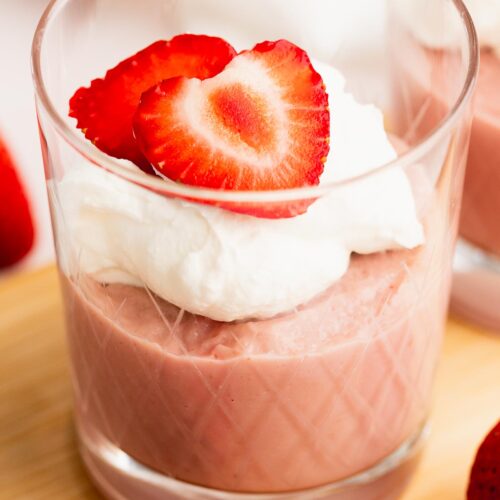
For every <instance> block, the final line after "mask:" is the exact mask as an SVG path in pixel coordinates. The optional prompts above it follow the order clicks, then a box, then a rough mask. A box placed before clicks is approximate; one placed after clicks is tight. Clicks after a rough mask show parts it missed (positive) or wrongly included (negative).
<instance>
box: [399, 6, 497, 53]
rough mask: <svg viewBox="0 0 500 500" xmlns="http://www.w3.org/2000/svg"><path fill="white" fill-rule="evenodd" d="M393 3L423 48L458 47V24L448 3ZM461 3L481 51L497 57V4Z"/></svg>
mask: <svg viewBox="0 0 500 500" xmlns="http://www.w3.org/2000/svg"><path fill="white" fill-rule="evenodd" d="M393 3H394V5H395V6H396V7H397V9H398V11H399V13H400V14H401V16H402V18H403V20H404V21H405V22H406V24H407V26H408V28H409V29H410V30H411V32H412V33H413V34H414V35H415V36H416V37H417V38H418V39H419V40H420V41H421V42H422V43H423V44H425V45H427V46H429V47H434V48H443V47H451V46H459V41H460V34H461V23H460V19H459V14H458V12H457V9H456V8H455V6H454V5H453V3H452V2H451V1H448V2H436V1H435V0H395V1H394V2H393ZM464 3H465V5H466V6H467V9H468V10H469V12H470V14H471V16H472V19H473V21H474V25H475V26H476V31H477V35H478V38H479V43H480V45H481V47H490V48H492V49H493V50H495V52H496V54H497V55H498V56H499V57H500V0H464ZM453 27H456V29H455V30H454V29H453Z"/></svg>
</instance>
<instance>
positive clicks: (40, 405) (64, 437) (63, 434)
mask: <svg viewBox="0 0 500 500" xmlns="http://www.w3.org/2000/svg"><path fill="white" fill-rule="evenodd" d="M498 418H500V335H499V334H497V335H495V334H494V333H488V332H486V331H482V330H479V329H476V328H472V327H470V326H466V325H465V324H462V323H459V322H457V321H453V320H451V321H450V322H449V323H448V328H447V332H446V337H445V343H444V353H443V356H442V360H441V365H440V368H439V371H438V378H437V391H436V398H435V407H434V414H433V429H432V435H431V438H430V442H429V445H428V446H427V449H426V452H425V455H424V459H423V462H422V464H421V466H420V468H419V471H418V473H417V475H416V476H415V478H414V480H413V481H412V483H411V485H410V488H409V490H408V492H407V494H406V496H405V497H404V500H457V499H461V498H464V493H465V489H466V483H467V479H468V470H469V467H470V464H471V462H472V460H473V457H474V454H475V450H476V448H477V446H478V444H479V442H480V441H481V440H482V437H483V436H484V435H485V434H486V432H487V431H488V430H489V429H490V428H491V427H492V426H493V424H494V423H495V422H496V421H497V420H498ZM99 498H101V497H100V496H99V494H98V493H97V492H96V490H95V489H94V488H93V486H92V485H91V483H90V482H89V480H88V479H87V476H86V475H85V472H84V469H83V467H82V465H81V462H80V460H79V458H78V453H77V449H76V444H75V437H74V432H73V427H72V423H71V392H70V383H69V377H68V366H67V358H66V351H65V345H64V330H63V319H62V309H61V300H60V296H59V288H58V282H57V274H56V271H55V269H54V268H53V267H48V268H45V269H42V270H40V271H36V272H33V273H26V274H20V275H17V276H14V277H10V278H7V279H4V280H2V281H0V499H1V500H42V499H43V500H45V499H50V500H59V499H61V500H72V499H86V500H88V499H99ZM138 500H139V499H138Z"/></svg>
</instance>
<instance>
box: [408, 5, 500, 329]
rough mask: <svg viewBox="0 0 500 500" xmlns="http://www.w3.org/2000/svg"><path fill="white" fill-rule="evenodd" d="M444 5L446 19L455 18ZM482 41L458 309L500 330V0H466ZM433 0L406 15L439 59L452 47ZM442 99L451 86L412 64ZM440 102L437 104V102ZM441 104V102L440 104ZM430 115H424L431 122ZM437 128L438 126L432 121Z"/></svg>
mask: <svg viewBox="0 0 500 500" xmlns="http://www.w3.org/2000/svg"><path fill="white" fill-rule="evenodd" d="M450 3H451V2H449V3H448V5H446V4H445V3H443V6H442V8H443V15H442V18H441V21H442V22H444V23H446V22H447V19H448V18H450V17H451V16H453V11H452V7H451V6H450V5H449V4H450ZM465 4H466V6H467V8H468V9H469V10H470V14H471V16H472V19H473V20H474V24H475V28H476V31H477V35H478V39H479V45H480V59H481V64H480V66H479V74H478V83H477V92H476V97H475V104H474V118H473V122H472V131H471V136H470V147H469V154H468V161H467V168H466V175H465V184H464V193H463V199H462V210H461V215H460V227H459V234H460V239H459V242H458V245H457V252H456V256H455V262H454V271H455V273H454V280H453V287H452V301H451V305H452V309H453V311H455V312H457V313H458V314H460V315H461V316H463V317H465V318H467V319H470V320H472V321H475V322H477V323H479V324H481V325H483V326H486V327H489V328H493V329H496V330H499V331H500V309H499V308H498V304H499V303H500V142H499V140H498V137H499V134H500V94H499V92H498V88H499V87H500V2H498V1H492V2H485V1H482V0H466V1H465ZM434 8H435V6H434V2H430V1H429V0H424V1H420V0H402V1H401V3H400V5H399V9H400V13H401V18H402V19H403V20H404V21H403V22H406V25H407V26H411V33H412V35H413V36H414V38H415V39H416V40H418V41H419V42H420V45H421V54H420V59H421V61H424V64H425V59H429V58H439V57H442V56H443V54H444V53H446V52H447V51H448V50H449V49H450V47H449V42H450V34H449V33H447V32H446V30H443V29H442V26H443V24H442V22H439V21H436V22H429V12H430V11H431V10H432V9H434ZM409 70H410V71H412V72H414V77H415V79H416V80H418V81H419V83H420V84H421V85H423V86H424V87H425V88H426V90H425V91H426V92H427V91H428V90H429V88H430V87H433V88H434V95H435V99H436V100H438V101H439V100H440V99H442V98H443V96H444V95H445V94H446V92H447V90H446V89H445V88H443V87H442V86H441V85H439V83H438V82H435V81H432V79H431V78H427V79H425V78H422V74H421V72H420V69H419V65H413V68H409ZM433 106H434V105H433ZM434 107H435V106H434ZM425 121H426V119H425V118H423V119H422V124H425ZM431 126H432V125H431Z"/></svg>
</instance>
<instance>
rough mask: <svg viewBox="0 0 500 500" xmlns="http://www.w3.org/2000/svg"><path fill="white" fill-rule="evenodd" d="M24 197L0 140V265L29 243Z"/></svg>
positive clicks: (30, 223) (20, 255) (29, 224)
mask: <svg viewBox="0 0 500 500" xmlns="http://www.w3.org/2000/svg"><path fill="white" fill-rule="evenodd" d="M33 240H34V229H33V220H32V218H31V212H30V209H29V205H28V200H27V199H26V195H25V193H24V190H23V188H22V186H21V183H20V181H19V177H18V175H17V173H16V170H15V168H14V163H13V162H12V158H11V157H10V155H9V153H8V151H7V148H6V147H5V145H4V144H3V142H2V141H1V140H0V269H3V268H6V267H9V266H11V265H13V264H16V263H17V262H18V261H20V260H21V259H22V258H23V257H24V256H25V255H26V254H27V253H28V252H29V251H30V249H31V247H32V246H33Z"/></svg>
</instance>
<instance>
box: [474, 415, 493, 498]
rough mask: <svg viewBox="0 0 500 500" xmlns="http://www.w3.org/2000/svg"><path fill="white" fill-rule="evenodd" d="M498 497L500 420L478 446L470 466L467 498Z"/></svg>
mask: <svg viewBox="0 0 500 500" xmlns="http://www.w3.org/2000/svg"><path fill="white" fill-rule="evenodd" d="M499 499H500V421H499V422H498V423H497V424H496V426H495V427H494V428H493V429H492V430H491V432H490V433H489V434H488V435H487V436H486V438H485V439H484V441H483V442H482V444H481V446H480V447H479V449H478V451H477V454H476V458H475V461H474V465H473V466H472V470H471V474H470V481H469V487H468V489H467V500H499Z"/></svg>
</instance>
